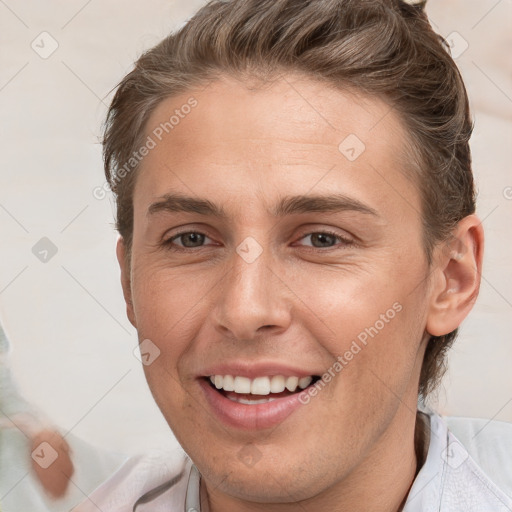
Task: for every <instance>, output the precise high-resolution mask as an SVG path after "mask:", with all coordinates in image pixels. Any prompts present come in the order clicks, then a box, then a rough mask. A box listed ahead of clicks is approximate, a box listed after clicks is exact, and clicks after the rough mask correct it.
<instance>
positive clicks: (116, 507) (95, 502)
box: [72, 449, 191, 512]
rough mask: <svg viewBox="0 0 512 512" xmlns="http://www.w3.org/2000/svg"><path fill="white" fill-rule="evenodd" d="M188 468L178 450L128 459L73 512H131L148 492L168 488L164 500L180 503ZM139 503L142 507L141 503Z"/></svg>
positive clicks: (188, 464)
mask: <svg viewBox="0 0 512 512" xmlns="http://www.w3.org/2000/svg"><path fill="white" fill-rule="evenodd" d="M190 465H191V461H190V459H189V458H188V457H187V456H186V454H185V453H184V452H183V451H182V450H181V449H176V450H172V451H168V452H161V451H153V452H150V453H148V454H145V455H138V456H134V457H131V458H129V459H128V460H127V461H126V462H125V463H124V464H123V465H122V466H121V467H120V468H119V469H118V471H116V473H114V475H112V477H111V478H109V479H108V480H107V481H106V482H105V483H103V484H102V485H100V486H99V487H98V488H97V489H95V490H94V491H93V492H92V493H91V494H90V495H89V496H88V497H87V499H86V500H84V501H83V502H82V503H81V504H80V505H78V506H77V507H75V508H74V509H73V511H72V512H97V511H98V508H99V509H100V510H101V511H102V512H132V511H133V509H134V505H135V503H136V502H137V501H138V500H140V499H141V498H142V497H143V496H144V495H146V494H147V493H150V492H152V491H153V490H155V489H163V490H165V491H169V489H170V487H172V492H171V493H170V494H171V496H169V492H166V495H167V499H168V500H169V499H170V500H171V501H174V499H176V501H177V502H180V501H182V502H183V500H184V498H183V496H184V493H185V490H186V483H187V479H186V478H184V476H186V475H187V472H188V470H189V469H190V467H189V466H190ZM169 483H171V484H172V485H169ZM139 502H140V504H141V505H142V504H143V503H144V500H142V501H139ZM167 504H169V501H167ZM141 510H142V509H141ZM152 510H157V509H152Z"/></svg>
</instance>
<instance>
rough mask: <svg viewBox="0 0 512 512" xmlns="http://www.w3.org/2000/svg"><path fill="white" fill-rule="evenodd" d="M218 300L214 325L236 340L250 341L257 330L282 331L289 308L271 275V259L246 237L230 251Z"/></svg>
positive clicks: (274, 266)
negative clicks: (271, 328) (227, 267)
mask: <svg viewBox="0 0 512 512" xmlns="http://www.w3.org/2000/svg"><path fill="white" fill-rule="evenodd" d="M229 265H230V268H229V270H228V272H227V274H226V276H225V278H224V279H223V283H222V285H221V292H220V294H219V297H218V303H217V307H216V310H217V315H216V323H217V327H218V328H219V329H222V330H223V331H225V330H226V329H227V330H229V331H231V333H232V335H233V336H235V337H236V338H239V339H242V338H243V339H252V338H254V336H256V335H257V334H258V330H259V329H260V328H261V327H266V328H270V327H271V326H272V327H274V328H275V329H284V328H286V327H287V325H288V323H289V314H290V312H289V305H288V302H287V300H286V294H285V293H284V290H283V284H282V283H281V282H280V280H279V279H278V278H277V277H276V275H274V274H275V273H276V272H277V268H276V265H275V258H274V257H273V255H272V254H271V252H270V251H269V250H268V249H265V248H264V247H262V246H261V245H260V244H259V243H258V242H256V240H255V239H251V237H248V238H246V239H245V240H244V241H243V242H242V243H241V244H240V245H239V246H238V247H237V248H236V251H234V252H233V255H232V258H231V261H230V263H229Z"/></svg>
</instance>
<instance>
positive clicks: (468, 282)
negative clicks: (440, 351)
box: [426, 215, 484, 336]
mask: <svg viewBox="0 0 512 512" xmlns="http://www.w3.org/2000/svg"><path fill="white" fill-rule="evenodd" d="M483 249H484V231H483V228H482V223H481V222H480V219H479V218H478V217H477V216H476V215H469V216H467V217H465V218H464V219H462V220H461V221H460V222H459V223H458V225H457V227H456V229H455V230H454V231H453V233H452V236H451V238H450V239H449V240H448V241H447V242H445V243H443V244H442V245H440V246H439V247H438V248H437V250H436V251H435V256H434V258H435V261H434V265H435V270H434V274H433V276H432V290H431V297H430V307H429V314H428V319H427V325H426V330H427V331H428V333H429V334H431V335H432V336H443V335H445V334H448V333H450V332H452V331H454V330H455V329H456V328H457V327H459V325H460V324H461V323H462V321H463V320H464V318H466V316H467V315H468V313H469V312H470V311H471V309H472V308H473V304H474V303H475V301H476V298H477V296H478V291H479V289H480V278H481V272H482V260H483Z"/></svg>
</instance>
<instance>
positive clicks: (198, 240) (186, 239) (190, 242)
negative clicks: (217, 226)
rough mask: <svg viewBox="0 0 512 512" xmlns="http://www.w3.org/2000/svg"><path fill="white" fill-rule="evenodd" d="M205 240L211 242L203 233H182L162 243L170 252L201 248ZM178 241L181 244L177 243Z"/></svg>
mask: <svg viewBox="0 0 512 512" xmlns="http://www.w3.org/2000/svg"><path fill="white" fill-rule="evenodd" d="M205 240H211V239H210V238H209V237H207V236H206V235H205V234H204V233H200V232H198V231H184V232H183V233H178V234H177V235H174V236H173V237H171V238H169V239H168V240H165V241H164V245H166V246H167V247H168V248H169V249H171V250H184V249H185V250H186V249H193V248H195V247H202V246H203V244H204V242H205ZM177 241H180V242H181V243H177Z"/></svg>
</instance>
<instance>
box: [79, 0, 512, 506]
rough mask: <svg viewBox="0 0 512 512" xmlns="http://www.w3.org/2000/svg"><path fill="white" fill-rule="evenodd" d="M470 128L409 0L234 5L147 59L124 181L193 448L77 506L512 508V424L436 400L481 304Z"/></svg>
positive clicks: (161, 388) (118, 167) (150, 318)
mask: <svg viewBox="0 0 512 512" xmlns="http://www.w3.org/2000/svg"><path fill="white" fill-rule="evenodd" d="M471 129H472V125H471V119H470V114H469V108H468V101H467V95H466V91H465V88H464V85H463V82H462V79H461V77H460V74H459V72H458V70H457V68H456V66H455V64H454V62H453V60H452V59H451V58H450V56H449V54H448V53H447V51H446V49H445V47H444V46H443V43H442V41H441V40H440V39H439V37H438V36H437V35H436V34H435V33H434V32H433V31H432V29H431V27H430V25H429V23H428V20H427V18H426V15H425V13H424V10H423V5H416V6H412V5H409V4H407V3H405V2H403V1H402V0H368V1H361V0H357V1H355V0H325V1H324V0H322V1H318V0H317V1H299V0H231V1H214V2H210V3H208V4H207V5H206V6H205V7H203V8H202V9H201V10H200V11H199V12H198V13H197V15H196V16H195V17H193V18H192V19H191V20H189V21H188V23H187V24H186V25H185V26H184V27H183V28H182V29H181V30H180V31H179V32H178V33H176V34H171V35H170V36H169V37H168V38H166V39H165V40H164V41H162V42H161V43H160V44H159V45H158V46H156V47H155V48H153V49H152V50H150V51H149V52H147V53H146V54H145V55H143V56H142V57H141V58H140V59H139V61H138V62H137V65H136V67H135V69H134V70H133V71H132V72H131V73H130V74H129V75H127V77H125V79H124V80H123V81H122V82H121V84H120V86H119V89H118V91H117V93H116V96H115V98H114V100H113V102H112V105H111V108H110V111H109V116H108V119H107V125H106V132H105V139H104V155H105V168H106V174H107V178H108V181H109V184H110V186H111V187H112V189H113V191H114V193H115V194H116V198H117V227H118V230H119V232H120V235H121V237H120V239H119V242H118V247H117V255H118V260H119V264H120V267H121V274H122V285H123V291H124V296H125V300H126V304H127V314H128V317H129V319H130V321H131V323H132V324H133V325H134V327H135V328H136V329H137V331H138V335H139V340H140V347H141V352H142V353H143V360H144V363H145V364H144V370H145V373H146V377H147V380H148V383H149V386H150V388H151V391H152V393H153V396H154V398H155V400H156V402H157V404H158V405H159V407H160V409H161V411H162V413H163V414H164V416H165V418H166V420H167V422H168V423H169V426H170V427H171V429H172V430H173V432H174V434H175V436H176V438H177V439H178V441H179V442H180V444H181V446H182V447H183V449H184V450H185V452H186V454H187V457H181V456H179V455H176V456H175V457H174V456H168V457H167V458H165V459H163V460H154V459H151V458H148V459H143V460H139V461H137V460H133V461H131V462H130V463H129V464H128V465H126V466H125V467H124V468H122V469H121V470H120V472H119V473H118V474H117V475H115V476H114V478H113V479H112V481H110V482H108V483H107V484H105V486H103V487H101V488H100V489H98V490H97V491H96V492H95V493H93V495H91V496H90V497H89V499H88V500H87V501H86V502H85V503H84V505H83V506H81V507H79V509H78V510H80V511H86V510H97V509H98V508H99V509H100V510H103V511H107V510H109V511H125V510H126V511H128V510H136V511H138V512H140V511H144V510H147V511H160V510H162V511H163V510H166V511H169V510H179V511H182V510H188V511H193V510H201V511H203V512H204V511H207V510H209V511H211V512H220V511H222V512H224V511H228V512H229V511H240V512H246V511H260V510H265V511H276V512H278V511H295V510H306V511H318V510H336V511H340V512H341V511H351V512H354V511H380V512H396V511H402V510H403V511H407V512H412V511H427V510H429V511H430V510H436V511H437V510H442V511H462V510H464V511H468V510H474V511H477V510H478V511H482V510H489V511H490V510H492V511H507V510H512V498H511V497H510V492H511V491H510V489H511V488H512V483H511V473H510V453H511V452H512V448H511V447H510V439H511V438H512V433H511V429H510V427H509V426H508V425H498V426H496V425H495V424H493V426H492V427H491V428H489V429H487V430H486V429H483V430H482V431H481V432H480V433H478V432H477V434H478V435H480V436H481V437H480V438H479V440H482V444H479V445H478V447H476V448H475V447H470V446H469V444H470V443H467V446H464V445H463V444H462V443H460V442H459V441H458V440H457V439H456V437H455V436H454V435H453V434H452V433H450V432H449V431H448V430H447V427H446V424H445V423H444V421H443V420H442V419H441V418H440V417H439V416H438V415H436V414H435V413H433V412H422V411H418V410H417V403H418V398H425V397H426V396H427V395H428V393H430V392H431V391H432V390H433V389H434V388H435V387H436V385H437V384H438V382H439V380H440V378H441V377H442V373H443V368H444V357H445V353H446V351H447V350H448V349H449V347H450V345H451V344H452V343H453V341H454V339H455V336H456V331H457V328H458V326H459V325H460V324H461V322H462V321H463V319H464V318H465V317H466V316H467V314H468V313H469V311H470V310H471V308H472V306H473V304H474V302H475V300H476V297H477V295H478V290H479V284H480V272H481V268H482V257H483V230H482V226H481V223H480V221H479V219H478V218H477V217H476V216H475V214H474V212H475V201H474V185H473V178H472V173H471V158H470V150H469V144H468V141H469V138H470V135H471ZM471 428H474V425H473V424H471V423H470V424H467V425H466V424H464V425H459V426H458V430H459V431H460V433H461V436H462V437H465V436H468V432H470V431H471ZM491 431H492V432H491ZM496 436H499V439H500V442H501V444H500V446H498V444H497V443H496V441H495V439H496ZM493 440H494V441H493ZM493 443H494V444H493ZM473 448H475V449H473ZM499 450H501V452H500V457H501V461H500V462H499V465H498V462H497V461H498V455H497V454H498V451H499ZM507 450H508V452H507ZM469 451H471V452H472V455H470V453H469ZM503 453H505V456H503ZM507 453H508V455H507ZM482 454H485V456H483V455H482ZM507 457H508V458H507ZM480 459H485V461H486V463H485V468H484V467H481V464H480ZM493 468H494V473H492V474H489V471H491V472H492V471H493ZM497 475H500V476H497ZM503 475H505V476H504V477H503ZM498 482H499V485H498ZM507 493H508V494H507Z"/></svg>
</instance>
